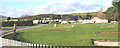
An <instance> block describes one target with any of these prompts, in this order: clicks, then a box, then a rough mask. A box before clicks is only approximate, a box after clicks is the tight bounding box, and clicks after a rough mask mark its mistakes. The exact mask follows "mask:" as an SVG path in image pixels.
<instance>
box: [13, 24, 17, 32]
mask: <svg viewBox="0 0 120 48" xmlns="http://www.w3.org/2000/svg"><path fill="white" fill-rule="evenodd" d="M16 29H17V24H14V29H13V31H14V33H16Z"/></svg>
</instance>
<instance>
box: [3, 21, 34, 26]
mask: <svg viewBox="0 0 120 48" xmlns="http://www.w3.org/2000/svg"><path fill="white" fill-rule="evenodd" d="M14 24H17V26H31V25H33V22H32V21H9V22H2V26H3V27H5V26H13V25H14Z"/></svg>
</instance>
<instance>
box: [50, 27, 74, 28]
mask: <svg viewBox="0 0 120 48" xmlns="http://www.w3.org/2000/svg"><path fill="white" fill-rule="evenodd" d="M50 28H76V27H50Z"/></svg>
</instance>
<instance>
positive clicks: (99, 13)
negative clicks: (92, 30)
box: [97, 8, 104, 19]
mask: <svg viewBox="0 0 120 48" xmlns="http://www.w3.org/2000/svg"><path fill="white" fill-rule="evenodd" d="M97 17H98V18H101V19H104V15H103V11H102V8H100V10H98V12H97Z"/></svg>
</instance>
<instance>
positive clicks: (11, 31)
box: [0, 24, 48, 37]
mask: <svg viewBox="0 0 120 48" xmlns="http://www.w3.org/2000/svg"><path fill="white" fill-rule="evenodd" d="M45 25H48V24H40V25H37V26H30V27H26V28H19V29H16V31H17V32H18V31H22V30H26V29H31V28H36V27H41V26H45ZM11 33H13V30H1V32H0V37H3V36H5V35H8V34H11Z"/></svg>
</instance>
